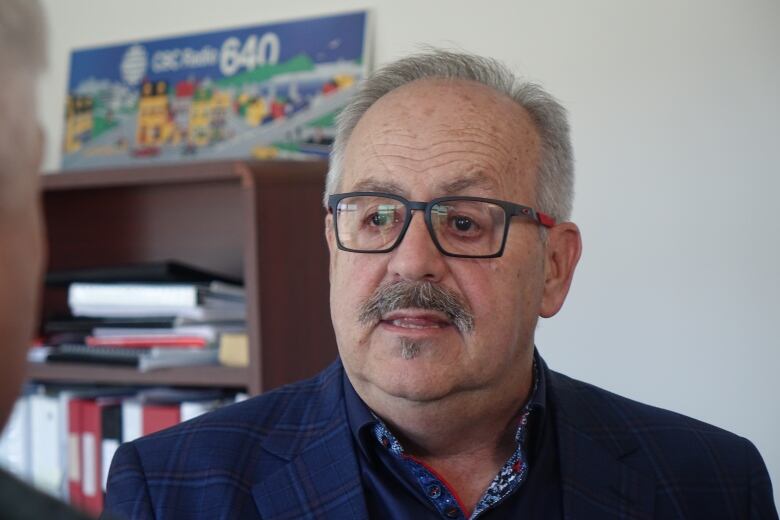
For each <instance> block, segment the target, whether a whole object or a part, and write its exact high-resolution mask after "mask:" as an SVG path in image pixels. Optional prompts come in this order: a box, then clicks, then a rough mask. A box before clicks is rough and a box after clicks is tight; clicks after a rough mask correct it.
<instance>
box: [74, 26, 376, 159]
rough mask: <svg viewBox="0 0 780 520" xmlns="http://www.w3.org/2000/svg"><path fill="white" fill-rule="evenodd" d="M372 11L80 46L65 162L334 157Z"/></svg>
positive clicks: (362, 65) (362, 70)
mask: <svg viewBox="0 0 780 520" xmlns="http://www.w3.org/2000/svg"><path fill="white" fill-rule="evenodd" d="M366 18H367V13H366V12H363V11H361V12H353V13H349V14H342V15H336V16H328V17H320V18H311V19H306V20H300V21H292V22H284V23H274V24H267V25H261V26H255V27H244V28H239V29H232V30H225V31H218V32H209V33H202V34H193V35H188V36H182V37H176V38H168V39H157V40H149V41H140V42H132V43H127V44H123V45H112V46H107V47H100V48H93V49H83V50H76V51H74V52H73V53H72V54H71V62H70V79H69V82H68V95H67V98H66V107H65V135H64V139H63V154H62V169H63V170H73V169H87V168H109V167H115V166H129V165H142V164H156V163H175V162H181V161H192V160H216V159H250V158H254V159H275V158H280V159H282V158H292V159H307V158H316V157H322V156H326V155H327V154H328V152H329V151H330V144H331V142H332V140H333V135H334V130H335V127H334V124H335V117H336V116H337V115H338V113H339V111H340V110H341V109H342V108H343V107H344V105H345V104H346V103H347V101H348V100H349V97H350V96H351V95H352V93H353V91H354V88H355V86H356V83H357V82H358V81H359V80H360V79H361V78H362V77H364V76H365V74H366V72H367V70H366V60H367V56H366Z"/></svg>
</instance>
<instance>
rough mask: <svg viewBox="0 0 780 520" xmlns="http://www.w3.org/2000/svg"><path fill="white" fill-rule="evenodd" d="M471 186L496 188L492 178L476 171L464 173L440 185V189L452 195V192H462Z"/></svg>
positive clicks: (493, 189)
mask: <svg viewBox="0 0 780 520" xmlns="http://www.w3.org/2000/svg"><path fill="white" fill-rule="evenodd" d="M473 188H481V189H483V190H486V191H490V192H493V191H495V190H496V188H497V186H496V183H495V181H494V180H493V179H491V178H490V177H487V176H485V175H483V174H482V173H479V172H476V173H471V174H467V175H464V176H463V177H461V178H459V179H457V180H455V181H452V182H448V183H446V184H444V185H442V188H441V190H442V191H443V192H444V193H446V194H447V195H452V194H454V193H462V192H464V191H467V190H470V189H473Z"/></svg>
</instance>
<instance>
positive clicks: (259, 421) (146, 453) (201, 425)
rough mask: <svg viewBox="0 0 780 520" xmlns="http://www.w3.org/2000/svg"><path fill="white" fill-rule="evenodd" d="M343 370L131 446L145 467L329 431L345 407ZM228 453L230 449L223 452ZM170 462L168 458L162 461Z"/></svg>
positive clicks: (327, 372) (322, 374) (334, 367)
mask: <svg viewBox="0 0 780 520" xmlns="http://www.w3.org/2000/svg"><path fill="white" fill-rule="evenodd" d="M341 374H342V368H341V364H340V362H338V361H337V362H335V363H333V364H332V365H331V366H330V367H328V368H327V369H325V370H324V371H322V372H320V373H319V374H317V375H316V376H314V377H312V378H310V379H307V380H303V381H298V382H296V383H292V384H289V385H285V386H282V387H279V388H277V389H274V390H272V391H269V392H267V393H264V394H261V395H258V396H256V397H252V398H250V399H247V400H245V401H242V402H240V403H236V404H231V405H228V406H224V407H222V408H219V409H217V410H214V411H212V412H209V413H206V414H204V415H201V416H199V417H196V418H194V419H191V420H189V421H186V422H183V423H181V424H178V425H176V426H173V427H171V428H167V429H165V430H162V431H159V432H156V433H154V434H151V435H148V436H145V437H142V438H140V439H136V440H135V441H133V442H132V444H133V445H134V447H135V448H136V450H137V451H138V454H139V457H140V458H141V459H142V460H143V461H144V464H147V463H148V461H150V460H151V461H154V460H156V459H157V458H158V457H159V456H160V455H163V454H166V453H167V454H171V453H175V452H179V451H180V450H181V446H182V443H183V442H185V441H184V440H183V439H186V444H187V445H188V451H190V452H191V453H198V452H199V449H201V448H202V449H203V450H204V451H208V450H212V449H216V451H219V450H220V446H225V447H226V448H227V447H231V446H232V447H235V446H237V445H242V444H244V443H247V442H251V443H253V444H254V445H258V446H263V445H264V443H265V441H266V440H267V438H268V437H269V436H270V435H278V434H279V432H289V433H290V434H292V435H296V434H297V435H300V434H301V432H311V431H313V430H316V429H317V428H318V427H323V428H324V427H325V425H327V424H329V423H330V421H331V420H332V417H333V411H334V408H335V407H336V406H337V405H338V404H339V403H340V402H341V401H340V396H341V391H342V379H341ZM225 451H226V452H230V450H229V449H226V450H225ZM163 458H164V459H167V460H170V457H169V456H167V457H163Z"/></svg>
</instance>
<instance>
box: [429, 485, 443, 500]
mask: <svg viewBox="0 0 780 520" xmlns="http://www.w3.org/2000/svg"><path fill="white" fill-rule="evenodd" d="M428 496H429V497H431V498H439V497H440V496H441V488H440V487H439V486H436V485H433V486H431V487H429V488H428Z"/></svg>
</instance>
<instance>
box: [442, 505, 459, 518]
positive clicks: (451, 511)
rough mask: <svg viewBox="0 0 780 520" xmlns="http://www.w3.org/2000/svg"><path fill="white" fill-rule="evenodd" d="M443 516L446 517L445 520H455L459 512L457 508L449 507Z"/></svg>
mask: <svg viewBox="0 0 780 520" xmlns="http://www.w3.org/2000/svg"><path fill="white" fill-rule="evenodd" d="M444 514H445V515H447V518H457V517H458V515H459V514H460V511H458V508H457V507H455V506H450V507H449V508H447V510H446V511H445V512H444Z"/></svg>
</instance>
